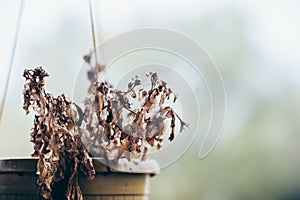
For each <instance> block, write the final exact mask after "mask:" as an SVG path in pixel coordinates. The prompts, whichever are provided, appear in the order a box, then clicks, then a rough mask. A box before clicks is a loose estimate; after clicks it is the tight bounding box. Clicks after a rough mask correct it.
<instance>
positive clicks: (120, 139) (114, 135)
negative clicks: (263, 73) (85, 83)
mask: <svg viewBox="0 0 300 200" xmlns="http://www.w3.org/2000/svg"><path fill="white" fill-rule="evenodd" d="M84 59H85V61H86V62H87V63H88V64H90V55H87V56H85V57H84ZM90 65H91V64H90ZM103 68H104V66H100V65H99V64H98V63H96V64H95V66H91V69H90V71H88V72H87V75H88V80H89V81H90V83H91V85H90V88H89V89H88V91H89V95H88V96H87V97H86V99H85V100H84V107H80V106H78V105H77V104H76V103H74V102H72V101H71V100H69V99H68V98H67V97H66V96H65V95H64V94H62V95H59V96H58V97H54V96H53V95H52V94H50V93H48V92H46V90H45V80H44V79H45V77H48V76H49V75H48V73H47V72H46V71H45V70H44V69H43V68H42V67H37V68H35V69H27V70H25V71H24V74H23V76H24V77H25V79H26V83H25V85H24V90H23V96H24V104H23V109H24V110H25V111H26V113H27V114H28V113H29V112H30V109H32V110H33V112H34V125H33V128H32V130H31V133H30V137H31V142H32V143H33V145H34V152H33V154H32V159H8V160H5V159H4V160H1V161H0V199H1V198H2V197H3V198H4V197H5V198H10V197H11V198H13V199H16V198H21V199H43V198H44V199H72V200H73V199H74V200H75V199H76V200H77V199H104V198H114V199H125V198H126V199H148V198H149V194H150V192H149V177H150V176H151V175H154V174H156V173H157V172H158V170H159V166H158V164H157V163H156V162H155V161H154V160H151V159H149V158H148V150H149V148H151V147H156V148H157V149H160V148H161V147H162V142H163V135H164V134H165V132H166V130H167V127H168V126H169V128H170V134H169V140H170V141H172V140H173V139H174V137H175V131H174V128H175V123H176V119H177V120H178V121H179V122H180V131H182V130H183V129H184V128H185V127H187V126H188V124H187V123H185V122H184V121H183V120H182V119H181V118H180V116H179V115H178V114H177V113H176V112H175V111H174V110H173V109H172V107H171V106H169V105H168V104H167V103H166V102H170V101H172V102H174V103H175V101H176V99H177V95H176V94H175V93H174V92H173V91H172V90H171V89H170V88H169V87H168V86H167V83H166V82H164V81H163V80H161V79H160V78H159V76H158V74H157V73H155V72H150V73H148V74H146V76H147V77H148V78H149V81H150V87H149V88H145V87H144V86H143V84H142V82H141V80H140V79H139V77H138V76H135V77H133V78H132V80H131V81H130V82H129V83H128V89H127V90H126V91H121V90H119V89H117V88H114V87H113V86H112V85H110V84H109V83H108V82H107V81H101V80H99V78H98V75H99V74H101V72H102V71H103Z"/></svg>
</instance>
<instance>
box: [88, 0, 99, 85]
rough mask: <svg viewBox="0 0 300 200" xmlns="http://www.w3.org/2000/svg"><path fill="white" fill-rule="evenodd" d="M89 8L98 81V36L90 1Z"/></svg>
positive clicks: (90, 0) (90, 1)
mask: <svg viewBox="0 0 300 200" xmlns="http://www.w3.org/2000/svg"><path fill="white" fill-rule="evenodd" d="M89 7H90V18H91V28H92V36H93V48H94V54H95V61H96V65H95V66H96V67H95V68H96V79H97V80H98V74H99V63H98V57H97V51H96V36H95V27H94V17H93V16H94V15H93V5H92V0H89Z"/></svg>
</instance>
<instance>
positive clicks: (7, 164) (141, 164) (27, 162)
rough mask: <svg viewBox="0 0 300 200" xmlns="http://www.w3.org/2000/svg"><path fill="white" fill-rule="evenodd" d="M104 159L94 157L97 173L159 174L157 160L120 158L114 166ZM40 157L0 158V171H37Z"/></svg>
mask: <svg viewBox="0 0 300 200" xmlns="http://www.w3.org/2000/svg"><path fill="white" fill-rule="evenodd" d="M101 160H103V159H101V158H92V162H93V165H94V168H95V171H96V173H134V174H150V175H156V174H159V165H158V163H157V161H156V160H154V159H148V160H146V161H137V160H133V161H128V160H127V159H120V161H119V164H118V165H117V166H116V167H114V168H112V167H108V166H106V165H104V164H103V161H101ZM37 161H38V158H30V157H13V158H0V173H36V165H37Z"/></svg>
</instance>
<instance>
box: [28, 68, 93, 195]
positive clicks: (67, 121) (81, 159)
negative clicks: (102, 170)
mask: <svg viewBox="0 0 300 200" xmlns="http://www.w3.org/2000/svg"><path fill="white" fill-rule="evenodd" d="M23 76H24V77H25V79H26V83H25V85H24V90H23V95H24V105H23V109H24V110H25V111H26V113H27V114H28V113H29V107H31V108H32V109H33V111H34V114H35V117H34V126H33V128H32V131H31V133H30V136H31V142H32V143H33V144H34V152H33V154H32V157H38V158H39V160H38V164H37V174H38V175H39V177H38V181H37V183H38V185H39V186H40V190H41V195H42V196H43V197H44V198H45V199H52V195H51V192H52V189H53V185H54V184H55V183H58V182H60V181H62V180H67V181H68V187H67V191H66V194H65V196H66V198H67V199H74V200H75V199H83V198H82V193H81V190H80V187H79V185H78V173H79V172H80V173H83V174H84V175H86V176H87V177H89V178H91V179H92V178H93V177H94V174H95V171H94V168H93V165H92V162H91V159H90V158H89V157H88V152H87V150H86V148H85V146H84V145H83V144H82V142H81V139H80V137H79V135H80V134H79V131H78V127H77V126H76V120H75V118H74V117H76V114H77V111H76V108H74V105H73V103H72V102H71V101H70V100H68V99H67V98H66V97H65V95H64V94H62V95H60V96H58V97H57V98H55V97H53V96H52V95H51V94H49V93H46V92H45V88H44V78H45V77H47V76H49V75H48V74H47V72H45V71H44V70H43V69H42V68H41V67H38V68H36V69H34V70H25V71H24V74H23Z"/></svg>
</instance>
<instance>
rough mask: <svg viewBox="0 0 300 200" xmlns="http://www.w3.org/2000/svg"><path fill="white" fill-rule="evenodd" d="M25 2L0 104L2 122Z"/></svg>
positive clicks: (21, 9)
mask: <svg viewBox="0 0 300 200" xmlns="http://www.w3.org/2000/svg"><path fill="white" fill-rule="evenodd" d="M24 2H25V0H21V4H20V8H19V12H18V18H17V24H16V30H15V37H14V40H13V47H12V51H11V56H10V61H9V69H8V74H7V78H6V83H5V89H4V94H3V97H2V99H1V104H0V122H1V120H2V114H3V110H4V105H5V101H6V96H7V91H8V86H9V80H10V74H11V71H12V66H13V63H14V58H15V52H16V47H17V41H18V37H19V32H20V24H21V19H22V14H23V10H24Z"/></svg>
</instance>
